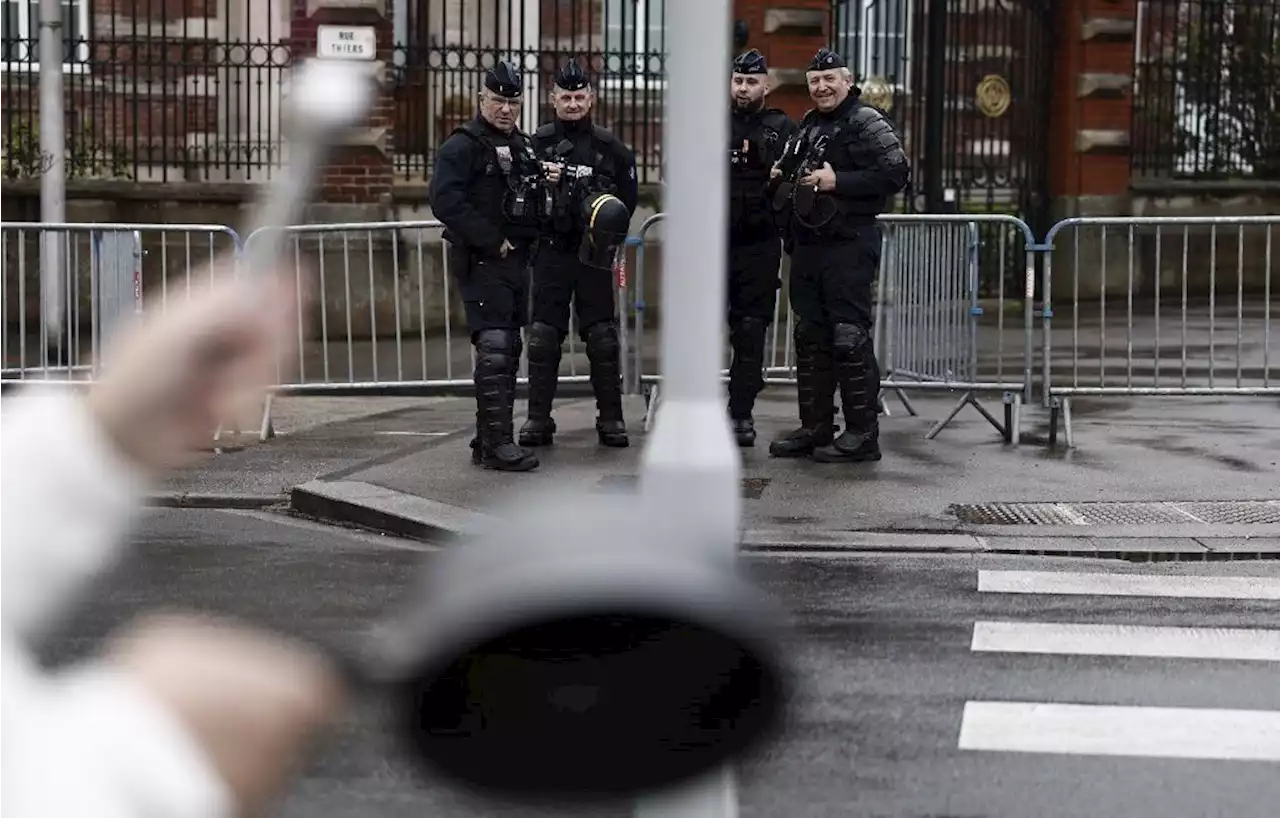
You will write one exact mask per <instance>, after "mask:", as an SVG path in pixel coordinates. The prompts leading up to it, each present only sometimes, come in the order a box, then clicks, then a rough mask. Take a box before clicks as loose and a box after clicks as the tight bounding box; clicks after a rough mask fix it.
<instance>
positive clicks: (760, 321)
mask: <svg viewBox="0 0 1280 818" xmlns="http://www.w3.org/2000/svg"><path fill="white" fill-rule="evenodd" d="M768 329H769V321H768V320H767V319H764V318H760V317H758V316H755V315H748V316H745V317H743V318H741V319H739V320H738V322H737V324H735V325H734V326H733V331H734V332H736V333H737V334H740V335H741V336H742V337H743V338H763V337H764V335H765V332H766V331H767V330H768Z"/></svg>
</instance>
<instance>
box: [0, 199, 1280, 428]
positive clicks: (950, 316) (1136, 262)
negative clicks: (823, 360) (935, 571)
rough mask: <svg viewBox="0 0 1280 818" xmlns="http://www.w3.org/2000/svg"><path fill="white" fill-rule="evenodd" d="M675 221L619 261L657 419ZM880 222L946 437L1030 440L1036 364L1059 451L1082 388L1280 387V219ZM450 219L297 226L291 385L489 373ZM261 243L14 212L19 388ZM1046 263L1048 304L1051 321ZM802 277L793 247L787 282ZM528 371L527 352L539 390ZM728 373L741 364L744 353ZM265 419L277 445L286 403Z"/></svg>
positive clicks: (80, 378)
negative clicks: (998, 402)
mask: <svg viewBox="0 0 1280 818" xmlns="http://www.w3.org/2000/svg"><path fill="white" fill-rule="evenodd" d="M663 219H664V216H663V214H661V213H659V214H656V215H653V216H651V217H649V218H648V219H646V220H645V221H644V223H643V224H642V225H641V227H640V229H639V230H638V231H637V233H636V235H634V236H632V237H630V238H628V240H627V247H626V250H627V251H631V250H634V262H635V267H634V270H632V269H630V267H629V265H628V263H627V262H628V252H626V251H624V252H623V253H620V254H619V257H618V258H617V260H616V263H615V270H614V274H615V276H616V277H617V285H618V287H617V293H618V309H619V316H620V327H621V333H620V335H621V338H620V340H621V342H622V345H623V351H624V352H623V372H622V374H623V383H624V387H625V389H626V391H627V392H628V393H631V394H645V395H646V397H647V398H648V399H649V400H648V409H647V414H646V419H645V424H646V428H647V427H648V425H649V424H650V423H651V421H652V419H653V413H654V411H655V410H656V407H657V406H658V404H659V400H658V389H659V386H660V384H659V381H660V378H659V376H658V375H657V374H656V362H657V361H656V356H652V355H651V354H650V350H649V349H648V347H647V343H646V342H647V340H648V337H649V333H648V330H650V329H652V327H651V326H650V325H649V322H648V321H647V320H646V319H647V318H648V317H649V316H650V315H651V313H650V312H649V310H648V309H647V308H648V305H647V304H646V300H645V293H646V275H647V267H648V264H647V263H646V256H647V254H648V253H650V252H652V246H651V245H652V241H651V238H652V236H651V232H652V230H653V228H654V227H655V226H657V225H658V224H660V223H661V222H662V221H663ZM880 221H881V224H882V225H883V228H884V239H883V249H882V257H881V263H880V269H879V274H878V279H877V284H876V321H875V333H876V339H875V340H876V349H877V354H878V356H879V358H880V360H881V363H882V371H883V377H882V381H881V386H882V390H883V396H882V402H883V397H885V396H890V395H896V396H897V397H898V398H899V399H900V400H901V402H902V404H903V406H904V407H905V408H906V409H907V411H908V412H909V413H911V414H916V411H915V407H914V406H913V405H912V403H911V400H910V398H909V397H908V394H909V393H910V392H912V391H925V392H940V391H941V392H951V393H957V394H959V399H958V401H957V403H956V404H955V405H954V407H953V408H952V410H951V411H950V413H949V414H947V415H946V416H945V417H944V418H943V419H942V420H941V421H939V422H938V423H936V424H934V425H933V427H932V428H931V429H930V430H929V431H928V433H927V437H929V438H932V437H935V436H936V435H937V434H938V433H939V432H940V431H941V430H942V429H943V428H945V427H946V426H947V424H949V423H950V422H951V421H952V420H953V419H954V418H955V417H956V416H957V414H958V413H959V412H960V411H962V410H963V409H964V407H965V406H973V407H975V409H976V410H977V411H978V412H980V413H981V414H982V415H983V417H985V418H986V419H987V420H988V421H989V422H990V423H991V424H992V425H993V426H994V427H995V428H996V429H997V430H999V431H1000V433H1001V434H1002V435H1003V436H1004V438H1005V439H1006V440H1009V441H1010V442H1013V443H1017V442H1018V440H1019V427H1020V408H1021V407H1022V406H1023V405H1024V404H1027V403H1030V401H1031V400H1032V399H1033V391H1034V389H1035V385H1034V381H1033V378H1034V379H1037V380H1039V382H1040V393H1041V395H1040V397H1041V401H1042V405H1043V406H1044V408H1046V409H1047V410H1048V411H1049V416H1050V433H1049V444H1050V445H1055V443H1056V439H1057V432H1058V428H1059V426H1060V425H1062V426H1063V427H1064V428H1065V431H1066V442H1067V445H1068V446H1071V445H1074V440H1073V433H1072V429H1071V402H1072V400H1073V399H1074V398H1077V397H1086V396H1093V397H1107V396H1132V397H1136V396H1196V395H1204V396H1213V395H1234V396H1259V395H1266V396H1274V395H1277V394H1280V377H1277V376H1276V375H1275V374H1273V372H1272V368H1273V366H1274V364H1273V362H1272V348H1273V347H1274V346H1280V339H1273V335H1274V334H1275V333H1274V326H1273V317H1272V316H1273V313H1274V312H1275V311H1276V308H1275V307H1273V303H1272V302H1273V300H1274V298H1275V289H1274V278H1275V268H1276V267H1277V266H1278V265H1280V261H1278V260H1277V257H1276V256H1277V253H1278V252H1280V251H1278V250H1277V248H1276V247H1275V232H1276V231H1275V226H1276V224H1277V222H1280V216H1252V217H1240V218H1228V217H1190V218H1154V217H1153V218H1145V217H1109V218H1074V219H1067V220H1064V221H1062V222H1059V223H1058V224H1056V225H1054V226H1053V227H1052V228H1051V229H1050V231H1049V233H1048V235H1047V237H1046V240H1045V242H1044V243H1037V242H1036V241H1035V239H1034V236H1033V235H1032V233H1031V230H1030V229H1029V228H1028V227H1027V225H1026V224H1025V223H1024V222H1022V221H1020V220H1018V219H1016V218H1013V217H1010V216H1002V215H976V214H947V215H887V216H883V217H881V219H880ZM441 227H442V225H441V224H440V222H438V221H405V222H391V223H382V222H370V223H351V224H325V225H300V226H295V227H290V228H286V229H285V232H286V233H288V234H289V238H290V239H291V241H289V242H287V243H286V246H292V253H291V254H290V256H291V263H292V265H293V270H294V271H295V274H296V281H297V298H298V299H299V303H300V304H305V305H306V307H307V309H306V310H304V315H305V317H306V318H307V319H309V320H306V321H305V322H300V323H299V325H298V328H297V332H298V341H299V350H298V353H297V360H296V361H291V362H289V364H288V368H289V369H290V370H291V372H289V374H288V375H286V373H285V372H284V370H283V369H282V371H281V373H280V378H279V383H278V384H277V386H276V389H275V391H279V392H286V393H288V392H292V393H321V394H337V393H353V392H391V391H432V390H435V389H459V388H462V389H467V388H470V386H471V383H472V376H471V372H472V368H473V366H474V351H473V350H472V347H471V345H470V343H469V339H468V338H467V335H466V328H465V318H464V316H463V314H462V312H461V310H462V305H461V302H460V300H459V299H458V297H457V293H456V289H457V288H456V286H455V285H454V282H453V278H452V276H451V274H450V271H449V269H448V253H447V252H445V247H444V242H443V240H442V239H441V238H440V237H439V236H438V234H437V232H436V231H438V230H440V229H441ZM259 236H260V232H259V233H255V234H254V235H251V236H249V238H248V239H247V240H246V241H245V242H243V243H242V242H241V241H240V239H239V237H238V236H237V235H236V233H235V232H234V231H233V230H231V229H230V228H228V227H224V226H221V225H170V224H116V223H111V224H50V225H46V224H40V223H34V222H14V223H8V224H4V225H3V227H2V229H0V245H2V246H3V261H4V263H3V271H2V276H0V278H2V281H0V311H2V312H3V315H4V328H3V336H2V339H0V344H2V355H3V362H4V365H3V372H2V373H0V375H2V377H3V381H4V382H5V383H6V384H9V383H13V382H22V381H32V380H38V381H39V382H40V383H42V384H62V385H68V386H74V385H83V384H85V383H87V382H89V381H90V380H92V378H94V377H95V376H96V375H97V373H98V371H99V367H100V365H101V355H100V352H101V349H102V345H103V342H104V340H105V339H106V338H108V337H109V336H110V334H111V332H112V331H113V329H114V327H115V326H116V324H117V323H118V322H119V321H120V320H122V319H123V318H125V317H127V315H128V314H129V313H133V312H137V311H138V310H140V309H141V308H142V307H144V306H150V305H153V304H158V305H159V306H160V308H163V306H164V305H165V304H166V303H168V302H170V301H171V300H172V299H174V298H181V297H185V295H186V294H187V293H189V292H191V291H192V290H193V289H194V288H195V287H197V286H199V284H200V283H201V281H202V280H204V277H205V275H207V273H206V270H207V269H209V268H210V267H211V264H212V263H213V262H215V261H217V260H218V259H219V258H231V257H237V256H238V255H239V254H241V253H242V252H243V251H244V249H245V248H246V247H247V246H248V244H249V243H251V242H253V241H256V240H260V238H258V237H259ZM54 254H56V255H57V258H59V259H60V260H61V263H62V265H63V267H64V270H65V272H64V275H63V276H61V278H59V277H56V276H50V275H48V274H47V272H46V270H50V269H52V270H56V269H57V265H56V264H53V265H46V264H44V261H45V259H47V258H53V257H54ZM1038 256H1040V257H1042V264H1043V273H1042V275H1043V277H1042V279H1041V289H1042V293H1041V298H1042V299H1043V309H1042V311H1041V313H1040V315H1041V320H1040V325H1039V327H1036V322H1035V309H1036V307H1035V303H1034V298H1035V295H1036V293H1035V284H1036V265H1037V257H1038ZM304 270H306V271H308V273H309V277H308V276H304V275H303V272H304ZM786 273H787V269H786V261H785V259H784V265H783V269H782V270H780V274H781V275H782V276H783V277H784V279H785V277H786ZM1020 284H1021V285H1023V286H1022V287H1021V291H1018V289H1019V285H1020ZM786 296H787V293H786V288H785V286H784V288H783V289H782V290H781V291H780V294H779V297H778V299H777V301H776V303H775V320H774V322H773V327H772V329H771V343H770V346H769V350H768V354H767V360H766V367H765V375H766V383H770V384H789V383H794V380H795V369H794V362H793V360H792V358H793V352H792V348H793V343H792V329H793V327H794V319H793V317H792V314H791V310H790V307H789V304H788V303H787V300H786ZM716 320H721V321H723V320H724V317H723V314H722V315H720V316H717V317H716ZM573 323H574V326H571V330H570V333H569V337H568V347H569V349H568V354H567V355H566V356H564V359H563V360H564V362H563V363H562V381H563V382H568V383H580V384H581V383H587V382H589V377H588V375H587V374H586V373H585V372H581V373H580V371H579V370H585V369H586V362H585V360H584V359H583V358H584V356H583V355H582V350H581V349H580V347H581V340H580V338H579V337H578V333H577V328H576V317H575V319H574V322H573ZM1037 330H1038V331H1039V333H1040V337H1039V339H1038V343H1037V339H1036V338H1035V333H1036V331H1037ZM726 331H727V330H726ZM1037 351H1038V354H1039V358H1040V361H1039V367H1036V366H1035V360H1034V356H1035V354H1036V353H1037ZM526 372H527V363H526V362H525V361H522V363H521V372H520V382H521V383H527V377H526V376H525V373H526ZM722 374H723V375H724V376H725V377H727V375H728V361H726V362H725V368H724V369H723V371H722ZM1037 376H1038V378H1037ZM989 394H999V395H1001V398H1002V400H1003V403H1004V407H1005V417H1004V421H1003V422H1001V421H999V420H997V419H996V418H995V417H994V416H993V415H992V413H991V412H989V411H988V410H987V409H986V407H984V406H983V405H982V403H980V401H979V397H980V396H982V395H989ZM886 409H887V407H886ZM261 420H262V423H261V428H260V430H259V431H260V435H261V436H262V437H264V438H265V437H268V436H270V434H271V424H270V403H269V402H268V405H267V406H266V407H265V409H264V412H263V416H262V419H261ZM220 433H221V432H219V434H220Z"/></svg>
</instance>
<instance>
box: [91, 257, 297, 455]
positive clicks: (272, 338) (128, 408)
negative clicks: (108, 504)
mask: <svg viewBox="0 0 1280 818" xmlns="http://www.w3.org/2000/svg"><path fill="white" fill-rule="evenodd" d="M202 278H204V276H201V275H200V274H193V279H194V280H196V281H200V280H201V279H202ZM214 281H215V283H214V284H213V285H212V287H211V288H205V287H202V288H201V289H200V291H199V292H192V294H191V297H190V299H189V300H177V299H174V301H175V303H171V304H169V305H168V309H167V310H163V311H162V310H160V309H156V310H152V311H148V313H146V314H144V316H143V318H142V321H141V322H139V323H137V324H135V325H133V326H130V327H128V328H127V329H125V330H124V331H122V332H121V334H120V335H119V336H118V337H117V338H116V339H115V340H114V341H113V342H112V343H111V344H110V345H109V346H108V347H107V350H106V358H105V361H104V363H105V369H104V372H103V376H102V378H101V380H99V381H98V383H96V384H95V385H94V386H93V387H92V388H91V390H90V392H89V403H90V406H91V408H92V410H93V412H94V414H95V416H96V417H97V418H98V420H99V421H100V422H101V423H102V425H103V427H104V428H105V429H106V431H107V433H108V435H109V436H110V437H111V438H112V440H113V441H114V442H115V443H116V444H117V446H118V447H119V448H120V450H121V451H122V452H123V453H124V454H125V455H126V456H128V457H129V458H130V459H131V460H133V461H135V462H136V463H137V464H138V465H139V466H141V467H142V468H143V469H145V470H147V471H149V472H151V473H153V474H154V473H159V472H163V471H167V470H169V469H172V468H175V467H177V466H181V465H184V464H185V463H187V462H188V461H190V460H192V459H194V458H195V457H196V456H197V455H198V452H199V451H200V449H201V448H202V447H203V446H206V445H207V444H208V441H209V438H210V435H211V434H212V432H213V430H214V429H215V428H216V427H217V425H218V423H219V421H220V420H225V419H227V418H234V417H240V416H241V414H242V413H243V412H245V411H246V410H247V409H249V408H251V407H252V406H253V405H254V404H255V403H256V402H257V401H259V400H261V398H262V397H263V390H264V388H265V387H267V386H269V385H271V384H274V383H275V382H276V380H277V378H278V377H279V364H282V363H283V362H284V361H287V360H291V354H293V353H294V350H295V349H296V345H297V338H298V321H299V311H298V305H297V297H296V295H295V291H294V286H295V285H294V281H293V274H292V273H289V274H284V273H281V274H277V275H273V276H269V277H259V278H254V277H250V276H242V277H240V278H239V279H238V280H236V279H233V278H232V276H231V275H230V273H229V271H228V272H226V273H218V274H216V276H215V280H214ZM301 290H302V292H304V293H306V292H309V287H308V286H307V284H306V283H305V282H304V283H303V285H302V287H301ZM173 291H174V290H173V289H172V288H171V289H170V292H171V293H172V292H173Z"/></svg>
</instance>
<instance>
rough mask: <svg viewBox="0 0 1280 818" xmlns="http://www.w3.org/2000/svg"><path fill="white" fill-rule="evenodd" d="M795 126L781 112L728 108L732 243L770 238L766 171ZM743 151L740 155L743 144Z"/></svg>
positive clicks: (770, 224)
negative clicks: (729, 109) (729, 110)
mask: <svg viewBox="0 0 1280 818" xmlns="http://www.w3.org/2000/svg"><path fill="white" fill-rule="evenodd" d="M795 132H796V124H795V122H793V121H792V120H791V117H789V116H787V115H786V113H785V112H784V111H780V110H778V109H777V108H765V109H763V110H760V111H741V110H738V109H737V108H732V109H731V112H730V126H729V151H730V157H731V159H730V165H729V197H730V198H729V226H730V235H731V236H732V237H734V238H735V239H738V238H742V237H747V236H752V237H756V238H757V239H764V238H768V237H769V236H770V235H774V230H773V219H772V217H771V215H770V213H769V196H768V191H767V189H766V188H767V187H768V184H769V170H770V168H772V167H773V164H774V163H775V162H777V161H778V159H779V158H781V156H782V148H783V146H785V145H786V143H787V140H788V139H790V138H791V137H792V136H794V135H795ZM744 142H745V143H746V151H745V152H744V151H743V143H744Z"/></svg>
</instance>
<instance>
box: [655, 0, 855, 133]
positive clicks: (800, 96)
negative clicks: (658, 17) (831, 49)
mask: <svg viewBox="0 0 1280 818" xmlns="http://www.w3.org/2000/svg"><path fill="white" fill-rule="evenodd" d="M668 2H670V0H668ZM733 17H734V19H735V20H742V21H743V22H745V23H746V24H747V32H748V39H747V45H746V48H755V49H758V50H759V51H760V53H761V54H764V56H765V59H766V60H768V61H769V82H770V83H771V84H772V87H773V91H772V93H771V94H770V95H769V102H770V104H771V105H774V106H776V107H778V108H781V109H782V110H784V111H786V112H787V113H788V114H789V115H790V116H791V117H792V118H794V119H799V118H800V117H801V116H802V115H803V114H804V112H805V111H807V110H809V108H810V105H811V103H810V102H809V89H808V84H807V83H806V81H805V78H804V72H805V67H806V66H808V64H809V61H810V60H811V59H813V54H814V52H816V51H817V50H818V49H819V48H822V47H823V46H824V45H828V44H829V40H830V35H829V31H828V29H829V27H830V21H831V0H785V2H784V3H781V4H779V3H776V2H770V0H734V2H733ZM743 50H745V49H743ZM726 70H727V69H726Z"/></svg>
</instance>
